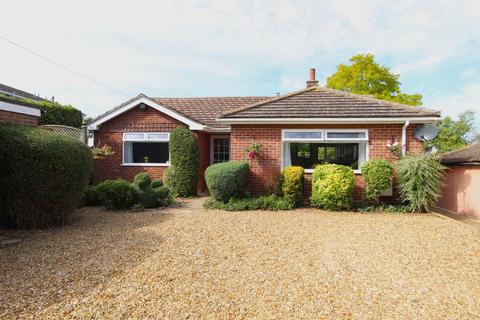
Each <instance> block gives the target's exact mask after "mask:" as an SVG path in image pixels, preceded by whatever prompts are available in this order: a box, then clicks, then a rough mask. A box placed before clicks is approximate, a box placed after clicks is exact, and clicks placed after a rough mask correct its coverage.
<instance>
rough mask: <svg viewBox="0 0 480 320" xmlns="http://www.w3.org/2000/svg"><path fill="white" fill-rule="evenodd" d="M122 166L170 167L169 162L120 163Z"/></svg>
mask: <svg viewBox="0 0 480 320" xmlns="http://www.w3.org/2000/svg"><path fill="white" fill-rule="evenodd" d="M121 166H122V167H170V164H169V163H122V164H121Z"/></svg>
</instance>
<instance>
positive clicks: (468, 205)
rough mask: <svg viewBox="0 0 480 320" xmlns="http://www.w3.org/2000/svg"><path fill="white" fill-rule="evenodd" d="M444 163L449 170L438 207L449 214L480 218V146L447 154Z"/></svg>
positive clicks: (443, 159)
mask: <svg viewBox="0 0 480 320" xmlns="http://www.w3.org/2000/svg"><path fill="white" fill-rule="evenodd" d="M442 163H443V164H444V165H445V166H447V167H448V169H447V170H446V172H445V176H444V179H443V183H444V184H443V188H442V194H441V196H440V199H439V200H438V204H437V206H438V207H439V208H441V209H443V210H446V211H447V212H449V213H456V214H467V215H472V216H476V217H478V218H480V144H475V145H472V146H470V147H468V148H464V149H460V150H455V151H452V152H447V153H445V154H443V155H442Z"/></svg>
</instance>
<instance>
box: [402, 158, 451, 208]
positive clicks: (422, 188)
mask: <svg viewBox="0 0 480 320" xmlns="http://www.w3.org/2000/svg"><path fill="white" fill-rule="evenodd" d="M394 166H395V169H396V170H397V173H398V182H399V189H400V196H401V197H402V200H404V201H406V202H407V203H408V205H409V207H410V210H411V211H412V212H413V211H420V212H427V211H428V210H429V209H430V208H431V207H432V206H434V205H435V203H436V202H437V200H438V197H439V195H440V189H441V186H442V177H443V171H444V170H445V167H444V166H443V165H442V164H440V162H439V161H438V160H437V159H435V158H434V157H432V156H430V155H427V154H420V155H410V156H406V157H404V158H402V159H400V160H398V161H396V162H395V163H394Z"/></svg>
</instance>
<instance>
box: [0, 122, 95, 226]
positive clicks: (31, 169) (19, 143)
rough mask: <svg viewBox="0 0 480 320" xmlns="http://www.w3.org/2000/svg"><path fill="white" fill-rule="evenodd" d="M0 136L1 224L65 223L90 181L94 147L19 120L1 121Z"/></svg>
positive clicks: (39, 224) (40, 224)
mask: <svg viewBox="0 0 480 320" xmlns="http://www.w3.org/2000/svg"><path fill="white" fill-rule="evenodd" d="M0 137H1V138H0V163H1V169H0V181H2V185H3V187H4V188H3V190H2V192H0V223H1V224H5V225H9V226H13V227H19V228H39V227H48V226H53V225H59V224H63V223H64V221H65V218H66V217H67V215H68V213H70V212H71V211H72V210H73V209H75V208H76V207H77V206H78V204H79V203H80V201H81V199H82V196H83V190H84V189H85V187H86V186H87V184H88V181H89V178H90V174H91V172H92V162H93V160H92V154H91V152H90V149H89V148H88V147H87V146H85V145H84V144H82V143H81V142H79V141H77V140H75V139H72V138H70V137H68V136H65V135H61V134H58V133H55V132H51V131H47V130H41V129H35V128H30V127H23V126H16V125H0Z"/></svg>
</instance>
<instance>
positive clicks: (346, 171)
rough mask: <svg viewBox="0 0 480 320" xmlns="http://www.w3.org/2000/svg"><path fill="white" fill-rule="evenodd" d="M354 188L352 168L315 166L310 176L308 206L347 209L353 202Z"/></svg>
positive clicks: (333, 165) (326, 165) (330, 165)
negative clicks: (310, 190) (310, 185)
mask: <svg viewBox="0 0 480 320" xmlns="http://www.w3.org/2000/svg"><path fill="white" fill-rule="evenodd" d="M354 186H355V175H354V173H353V170H352V168H350V167H347V166H343V165H337V164H323V165H319V166H316V167H315V169H314V171H313V175H312V196H311V198H310V204H311V205H312V206H313V207H317V208H323V209H327V210H342V209H349V208H350V207H351V206H352V202H353V197H352V196H353V188H354Z"/></svg>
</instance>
